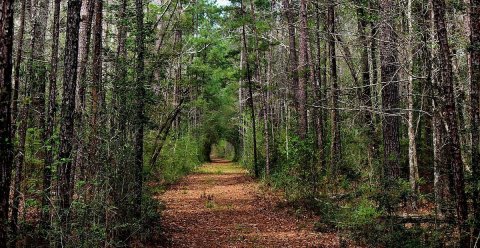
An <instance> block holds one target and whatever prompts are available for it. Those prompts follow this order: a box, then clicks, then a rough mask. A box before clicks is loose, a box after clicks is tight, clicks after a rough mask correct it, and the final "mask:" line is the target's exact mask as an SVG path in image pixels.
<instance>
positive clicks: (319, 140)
mask: <svg viewBox="0 0 480 248" xmlns="http://www.w3.org/2000/svg"><path fill="white" fill-rule="evenodd" d="M315 18H316V32H315V35H316V49H317V59H316V63H317V66H316V72H315V74H316V76H317V82H315V83H314V87H313V90H314V97H315V100H314V102H316V103H317V104H318V105H320V107H319V108H315V109H314V111H315V112H314V118H315V133H316V146H317V149H318V153H319V154H318V157H319V161H320V163H319V164H320V167H321V169H324V168H325V152H324V124H323V122H324V114H323V108H322V105H323V94H322V87H323V86H322V85H323V84H325V82H326V77H324V76H323V73H322V66H324V64H323V61H322V48H321V46H322V45H321V40H322V35H321V23H322V18H321V14H320V4H319V3H318V2H317V1H315ZM312 56H313V55H312Z"/></svg>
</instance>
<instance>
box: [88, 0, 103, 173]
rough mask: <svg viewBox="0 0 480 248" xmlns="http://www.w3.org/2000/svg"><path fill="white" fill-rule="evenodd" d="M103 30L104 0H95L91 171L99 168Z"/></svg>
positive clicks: (90, 141)
mask: <svg viewBox="0 0 480 248" xmlns="http://www.w3.org/2000/svg"><path fill="white" fill-rule="evenodd" d="M102 31H103V0H95V25H94V28H93V58H92V59H93V63H92V86H91V95H92V106H91V111H92V112H91V116H90V126H91V130H90V139H89V148H90V151H89V163H90V169H91V171H90V173H94V172H95V171H97V170H98V169H100V168H99V159H98V157H99V154H98V146H99V142H100V140H99V138H98V129H99V123H98V121H99V117H100V111H101V109H102V104H103V99H102V72H103V70H102Z"/></svg>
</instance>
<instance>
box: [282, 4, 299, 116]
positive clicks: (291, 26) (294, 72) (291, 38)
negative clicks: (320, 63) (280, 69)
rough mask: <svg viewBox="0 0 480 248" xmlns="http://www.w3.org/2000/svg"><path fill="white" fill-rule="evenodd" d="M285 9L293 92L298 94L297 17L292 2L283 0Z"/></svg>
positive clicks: (296, 103)
mask: <svg viewBox="0 0 480 248" xmlns="http://www.w3.org/2000/svg"><path fill="white" fill-rule="evenodd" d="M283 9H284V11H285V17H286V19H287V26H288V49H289V74H290V75H289V77H291V80H292V88H293V92H295V93H296V92H297V89H298V80H299V78H298V55H297V44H296V40H295V17H294V14H293V10H292V7H291V6H290V0H283ZM294 99H295V107H296V108H297V110H298V101H297V99H296V97H295V98H294Z"/></svg>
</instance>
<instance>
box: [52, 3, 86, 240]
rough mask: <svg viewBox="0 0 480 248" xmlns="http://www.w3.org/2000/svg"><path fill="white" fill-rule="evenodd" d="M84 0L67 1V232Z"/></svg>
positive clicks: (63, 161)
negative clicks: (81, 14)
mask: <svg viewBox="0 0 480 248" xmlns="http://www.w3.org/2000/svg"><path fill="white" fill-rule="evenodd" d="M81 6H82V2H81V0H68V9H67V30H66V40H65V61H64V72H63V98H62V107H61V125H60V149H59V155H58V157H59V161H60V164H59V181H58V196H59V205H60V211H61V213H60V214H61V215H60V216H61V221H62V225H63V228H66V229H67V233H68V224H69V223H68V222H69V209H70V204H71V196H72V188H71V186H72V185H73V182H71V180H72V160H73V154H72V147H73V142H74V137H75V135H74V133H73V131H74V112H75V89H76V82H77V63H78V32H79V29H80V10H81Z"/></svg>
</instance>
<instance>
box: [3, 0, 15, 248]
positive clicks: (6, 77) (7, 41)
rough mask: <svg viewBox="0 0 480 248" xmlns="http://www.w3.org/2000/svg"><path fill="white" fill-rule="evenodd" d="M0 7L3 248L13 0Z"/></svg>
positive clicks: (8, 167)
mask: <svg viewBox="0 0 480 248" xmlns="http://www.w3.org/2000/svg"><path fill="white" fill-rule="evenodd" d="M0 8H1V9H0V11H1V12H0V27H1V28H0V247H7V240H8V236H7V233H8V224H7V223H8V209H9V192H10V181H11V175H12V163H13V142H12V140H13V137H12V130H11V128H12V125H11V121H12V119H11V117H12V112H11V100H12V68H13V64H12V52H13V26H14V24H13V0H1V1H0Z"/></svg>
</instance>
